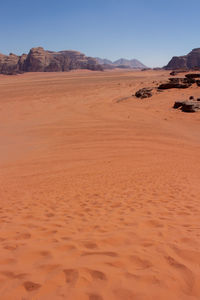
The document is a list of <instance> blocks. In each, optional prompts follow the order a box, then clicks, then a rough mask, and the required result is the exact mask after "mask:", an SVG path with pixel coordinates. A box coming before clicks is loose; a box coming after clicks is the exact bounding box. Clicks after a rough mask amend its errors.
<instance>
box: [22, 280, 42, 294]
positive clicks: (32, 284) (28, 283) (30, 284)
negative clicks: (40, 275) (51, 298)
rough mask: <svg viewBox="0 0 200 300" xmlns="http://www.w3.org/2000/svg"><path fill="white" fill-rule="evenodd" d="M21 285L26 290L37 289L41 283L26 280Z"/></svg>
mask: <svg viewBox="0 0 200 300" xmlns="http://www.w3.org/2000/svg"><path fill="white" fill-rule="evenodd" d="M23 285H24V287H25V289H26V290H27V291H28V292H32V291H35V290H38V289H39V288H40V287H41V284H39V283H35V282H31V281H26V282H24V284H23Z"/></svg>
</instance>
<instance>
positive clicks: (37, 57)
mask: <svg viewBox="0 0 200 300" xmlns="http://www.w3.org/2000/svg"><path fill="white" fill-rule="evenodd" d="M73 69H89V70H103V68H102V66H100V65H99V64H98V63H97V61H96V60H95V59H94V58H92V57H87V56H85V55H84V54H82V53H80V52H77V51H60V52H53V51H46V50H44V49H43V48H42V47H37V48H32V49H31V50H30V52H29V53H28V55H27V54H22V55H21V56H17V55H15V54H12V53H11V54H9V55H3V54H0V73H1V74H17V73H21V72H64V71H70V70H73Z"/></svg>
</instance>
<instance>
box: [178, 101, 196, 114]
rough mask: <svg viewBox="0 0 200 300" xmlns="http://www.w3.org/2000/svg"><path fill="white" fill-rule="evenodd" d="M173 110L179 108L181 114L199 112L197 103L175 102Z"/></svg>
mask: <svg viewBox="0 0 200 300" xmlns="http://www.w3.org/2000/svg"><path fill="white" fill-rule="evenodd" d="M173 108H175V109H177V108H180V109H181V110H182V111H183V112H190V113H191V112H197V111H199V110H200V102H199V101H195V100H193V101H176V102H175V103H174V106H173Z"/></svg>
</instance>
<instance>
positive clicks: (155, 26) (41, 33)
mask: <svg viewBox="0 0 200 300" xmlns="http://www.w3.org/2000/svg"><path fill="white" fill-rule="evenodd" d="M1 11H2V16H1V19H0V26H1V28H2V30H1V47H0V53H3V54H8V53H10V52H13V53H16V54H22V53H27V52H28V51H29V49H30V48H32V47H37V46H42V47H44V48H45V49H48V50H54V51H60V50H69V49H71V50H77V51H80V52H83V53H84V54H86V55H87V56H92V57H100V58H107V59H110V60H112V61H115V60H117V59H119V58H121V57H123V58H127V59H133V58H136V59H138V60H140V61H141V62H142V63H144V64H145V65H147V66H149V67H162V66H164V65H166V64H167V63H168V61H169V60H170V59H171V57H172V56H174V55H177V56H179V55H185V54H187V53H188V52H190V51H191V50H192V49H193V48H198V47H200V42H199V35H198V28H199V23H200V20H199V11H200V1H197V0H193V1H192V2H191V3H190V4H189V2H188V1H186V0H182V1H181V0H173V1H172V0H162V1H160V0H137V1H134V0H132V1H131V0H123V1H122V0H117V1H115V0H107V1H105V0H85V1H81V0H77V1H73V2H72V1H68V0H65V1H64V0H57V1H56V2H55V1H52V0H49V1H47V0H40V1H39V0H35V1H34V2H33V1H31V2H30V1H27V0H26V1H25V0H19V1H15V0H10V1H9V2H7V1H3V3H1Z"/></svg>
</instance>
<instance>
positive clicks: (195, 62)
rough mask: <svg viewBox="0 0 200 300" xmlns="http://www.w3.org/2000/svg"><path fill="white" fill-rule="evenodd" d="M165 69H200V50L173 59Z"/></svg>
mask: <svg viewBox="0 0 200 300" xmlns="http://www.w3.org/2000/svg"><path fill="white" fill-rule="evenodd" d="M164 69H166V70H177V69H200V48H196V49H193V50H192V51H191V52H190V53H188V54H187V55H183V56H174V57H172V59H171V60H170V62H169V63H168V64H167V66H165V67H164Z"/></svg>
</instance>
